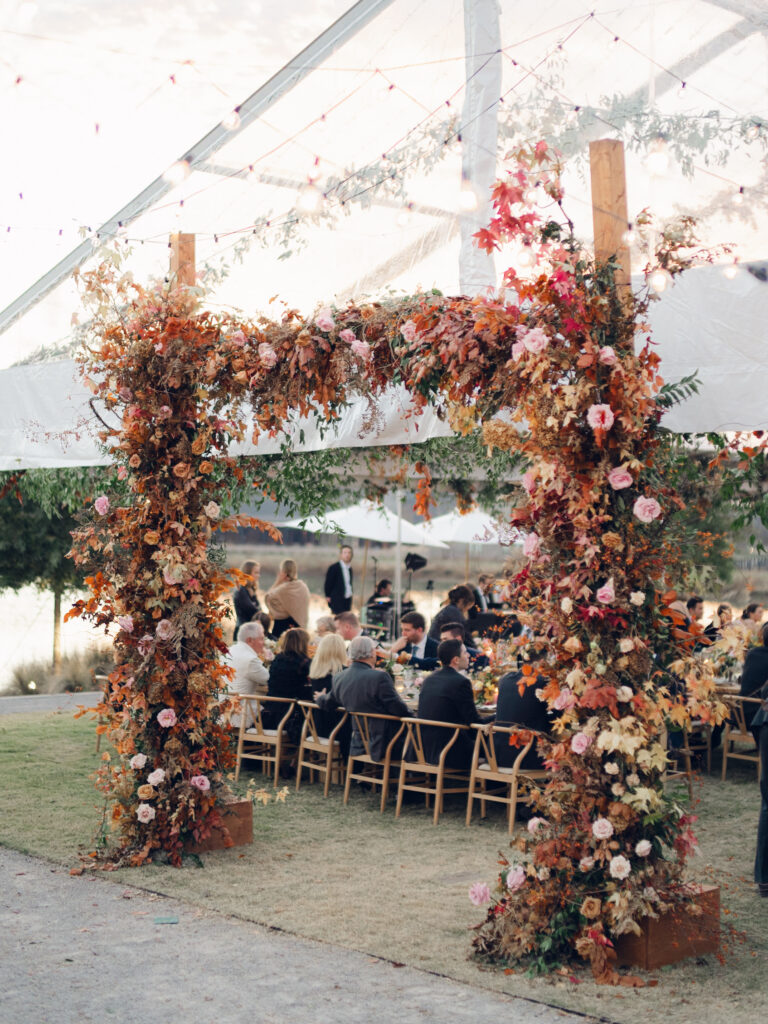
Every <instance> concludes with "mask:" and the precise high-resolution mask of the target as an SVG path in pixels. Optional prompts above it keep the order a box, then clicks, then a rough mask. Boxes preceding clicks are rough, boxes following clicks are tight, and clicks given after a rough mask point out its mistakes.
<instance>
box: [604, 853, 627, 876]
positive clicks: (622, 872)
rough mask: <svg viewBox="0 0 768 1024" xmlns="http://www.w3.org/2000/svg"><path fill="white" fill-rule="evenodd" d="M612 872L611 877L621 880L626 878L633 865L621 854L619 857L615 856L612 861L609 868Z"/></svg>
mask: <svg viewBox="0 0 768 1024" xmlns="http://www.w3.org/2000/svg"><path fill="white" fill-rule="evenodd" d="M608 870H609V871H610V874H611V878H618V879H619V881H621V880H622V879H624V878H626V877H627V875H628V874H629V873H630V871H631V870H632V865H631V864H630V863H629V861H628V860H627V858H626V857H622V855H621V854H619V855H618V857H614V858H613V860H612V861H611V866H610V868H609V869H608Z"/></svg>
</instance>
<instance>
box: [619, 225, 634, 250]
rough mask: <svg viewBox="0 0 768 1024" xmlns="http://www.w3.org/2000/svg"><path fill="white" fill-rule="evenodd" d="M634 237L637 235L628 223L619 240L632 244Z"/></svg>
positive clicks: (625, 243)
mask: <svg viewBox="0 0 768 1024" xmlns="http://www.w3.org/2000/svg"><path fill="white" fill-rule="evenodd" d="M636 237H637V236H636V235H635V232H634V231H633V230H632V225H631V224H628V225H627V230H626V231H625V232H624V234H623V235H622V236H621V240H622V242H623V243H624V245H634V244H635V239H636Z"/></svg>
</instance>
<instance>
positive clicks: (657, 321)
mask: <svg viewBox="0 0 768 1024" xmlns="http://www.w3.org/2000/svg"><path fill="white" fill-rule="evenodd" d="M3 14H4V16H6V21H5V22H4V23H3V25H2V27H3V28H4V29H5V30H6V34H5V35H4V37H3V40H4V53H3V59H4V65H3V67H4V68H5V71H4V72H3V74H4V75H6V79H5V85H4V90H3V89H0V104H2V114H3V125H4V131H5V132H6V136H7V137H8V138H12V139H13V160H6V161H4V162H2V165H1V166H0V195H2V197H3V203H2V209H3V212H2V224H0V268H1V269H2V273H0V329H2V326H3V324H4V323H8V324H10V326H8V327H7V329H6V330H5V331H4V333H2V334H0V366H9V365H11V364H12V363H14V362H15V361H16V360H18V359H19V358H23V357H24V356H27V355H28V354H29V353H30V352H32V351H33V350H34V349H36V348H37V347H39V346H40V345H41V344H43V345H46V346H55V345H61V344H67V343H68V342H69V341H70V340H71V331H72V323H71V322H72V317H73V315H74V316H76V315H77V314H78V312H79V311H80V302H79V298H78V294H77V291H76V289H75V287H74V284H73V282H72V281H71V280H70V279H67V280H63V281H62V283H60V284H59V285H58V286H57V287H56V288H54V289H53V290H52V291H51V292H50V293H49V294H46V296H45V297H44V298H43V299H41V300H40V301H39V302H36V303H34V304H33V303H32V300H31V299H30V301H29V302H28V301H26V300H25V301H24V302H21V303H20V304H19V303H18V300H19V299H20V298H21V297H22V296H24V295H26V294H27V293H29V294H30V295H32V296H34V295H37V294H41V290H40V289H39V288H37V282H38V281H39V280H44V279H45V278H46V276H47V275H48V272H49V270H50V269H51V268H52V267H53V265H54V264H56V262H57V261H59V260H61V259H62V257H66V255H67V254H68V253H69V252H70V251H73V250H74V249H75V248H76V247H77V246H78V244H80V243H81V241H82V240H83V239H82V235H83V234H84V235H85V236H86V237H85V240H84V241H85V243H86V244H85V249H89V247H90V246H91V244H92V243H93V244H95V243H97V241H98V239H97V238H96V235H97V234H98V233H100V232H99V229H100V227H101V226H102V225H107V226H108V227H107V229H105V230H104V231H103V235H104V236H111V235H114V234H115V233H117V234H118V235H119V236H120V237H121V238H123V239H125V244H126V245H128V244H130V247H131V251H130V253H128V254H126V256H125V260H126V262H125V268H126V269H128V270H130V271H131V272H132V273H133V275H134V277H135V278H136V280H139V281H143V280H147V279H148V278H151V277H153V276H160V277H162V276H164V275H165V274H166V273H167V268H168V252H167V241H168V236H169V234H170V233H171V232H174V231H179V230H182V231H191V232H194V233H195V235H196V240H197V263H198V266H199V267H200V268H201V270H203V269H205V268H209V269H210V270H211V271H212V275H211V276H209V283H210V285H211V287H212V292H211V298H210V302H211V304H212V305H213V306H214V307H219V306H233V307H236V308H238V309H241V310H243V311H245V312H246V313H247V314H248V315H256V314H257V313H258V312H260V311H274V306H272V307H270V305H269V300H270V299H271V297H272V296H274V295H278V296H279V297H280V299H282V300H284V301H285V302H287V303H289V304H290V306H291V307H295V308H299V309H301V310H302V311H304V312H305V313H307V314H309V313H311V311H312V309H313V308H315V307H316V306H317V305H318V304H320V303H323V304H324V303H327V302H332V301H345V300H346V299H347V298H349V297H352V296H355V297H358V298H359V297H361V296H363V295H374V296H376V295H385V294H393V293H394V294H398V293H403V292H406V293H412V292H413V291H416V290H419V289H429V288H432V287H436V288H439V289H440V290H441V291H442V292H444V293H447V294H457V293H458V292H459V291H460V289H466V290H469V291H474V290H476V289H477V288H480V287H482V285H483V284H484V283H489V281H490V280H492V279H493V278H492V276H489V275H491V269H490V262H489V261H488V260H486V259H485V257H483V256H482V254H479V253H477V251H476V250H472V248H471V247H470V246H469V245H468V244H467V239H468V236H469V235H470V234H471V230H472V229H473V228H475V227H476V226H477V224H478V223H480V222H481V220H482V216H483V213H484V212H485V211H486V210H487V188H488V183H489V182H490V180H491V179H492V178H493V176H494V174H498V173H501V172H503V170H504V157H505V154H507V153H508V152H509V151H510V150H513V149H515V148H516V147H517V146H519V145H520V144H522V143H524V142H530V141H535V140H536V139H538V138H540V137H542V136H543V137H546V138H547V139H549V141H550V143H552V144H556V145H558V146H559V147H561V148H562V149H563V151H564V154H565V160H566V172H565V184H566V189H567V193H566V208H567V210H568V212H569V214H570V216H571V217H572V219H573V220H574V223H575V227H576V231H577V234H578V235H579V236H580V237H583V238H585V239H587V240H588V239H589V238H590V237H591V234H592V225H591V200H590V195H589V189H588V177H589V176H588V174H586V173H585V159H586V153H587V143H588V142H589V141H590V140H591V139H594V138H596V137H600V136H603V137H605V136H610V137H615V138H622V139H624V141H625V145H626V147H627V186H628V198H629V208H630V217H632V218H634V216H635V213H636V212H637V211H639V210H641V209H644V208H646V207H650V208H651V209H653V210H654V211H655V212H656V213H657V214H658V216H659V217H660V218H661V220H662V221H663V220H664V219H666V218H669V217H671V216H673V215H675V214H677V213H681V212H684V213H690V214H693V215H696V216H697V217H698V218H699V229H700V235H701V238H702V241H703V242H704V243H705V244H711V243H718V242H733V243H735V244H736V245H737V252H738V255H739V258H740V260H741V261H742V262H745V261H748V260H758V261H759V260H761V259H762V258H763V257H764V256H768V253H766V252H765V231H764V221H765V215H766V210H767V209H768V187H767V183H766V170H765V165H764V161H763V157H764V155H765V153H766V148H768V128H767V127H766V126H767V125H768V109H767V108H766V103H768V100H767V99H766V92H765V88H764V83H765V81H766V79H767V78H768V50H767V49H766V46H765V32H766V30H768V14H767V13H766V10H765V5H764V4H760V3H757V2H756V0H739V2H738V3H735V2H734V0H680V2H679V3H674V4H671V3H667V4H661V3H653V4H650V5H648V4H641V5H624V6H623V7H619V8H614V9H605V10H601V9H595V8H594V5H591V4H587V3H586V0H542V2H541V3H539V4H537V5H536V6H535V7H532V6H531V5H530V4H523V3H522V2H521V0H509V2H505V3H504V4H503V5H501V6H500V5H499V3H498V2H497V0H420V2H419V3H418V4H416V3H414V2H413V0H358V2H357V3H354V4H353V3H352V0H316V2H313V3H309V2H308V0H296V2H295V3H292V4H286V3H282V2H279V0H260V3H258V4H256V5H241V4H237V3H234V2H233V0H185V3H184V4H183V5H182V4H180V3H176V2H175V0H170V2H169V3H167V4H164V5H162V8H161V9H160V8H158V6H157V4H156V3H152V2H151V0H134V2H132V3H131V4H130V5H125V4H124V5H114V4H113V5H105V4H101V3H99V2H98V0H71V2H68V3H67V4H66V5H62V4H61V3H60V0H38V2H37V3H36V4H29V3H23V4H21V3H14V2H13V0H11V3H10V4H6V5H5V7H4V8H3ZM336 19H338V20H336ZM267 83H271V84H267ZM0 84H2V83H0ZM262 86H263V88H262ZM257 94H258V96H259V99H258V104H257V106H258V115H257V116H256V115H254V117H253V118H251V119H250V120H249V117H248V116H247V110H246V106H247V104H246V103H245V100H246V97H248V98H251V97H253V96H255V95H257ZM502 100H503V102H502ZM254 102H255V101H254ZM237 107H240V108H241V111H242V117H240V114H239V113H237V112H236V111H235V108H237ZM248 109H250V108H248ZM254 109H255V108H254ZM238 119H240V121H241V124H240V125H238V123H237V122H238ZM494 125H497V126H498V135H497V136H496V137H494V130H493V129H494ZM212 134H213V135H215V136H216V137H217V139H219V142H220V143H221V144H219V142H217V143H216V145H215V146H214V147H213V148H211V146H208V148H207V150H206V149H205V147H203V148H202V149H197V148H195V145H196V142H197V140H202V139H203V138H208V136H210V135H212ZM204 150H205V152H206V155H205V156H202V155H201V154H202V153H203V151H204ZM651 152H653V153H654V155H655V157H659V156H661V157H662V158H663V159H662V160H661V161H659V159H655V161H654V162H653V164H652V163H651V161H649V159H648V157H649V154H650V153H651ZM51 153H55V154H58V157H57V159H55V160H52V159H51ZM187 157H189V158H190V167H189V170H190V173H189V175H188V176H187V177H186V178H183V180H175V183H173V184H171V183H168V184H167V191H166V192H165V193H164V194H162V195H161V194H159V193H158V194H157V198H155V199H154V200H152V201H150V202H147V203H145V204H144V205H143V206H142V204H141V203H138V204H137V203H134V202H133V200H134V199H136V198H138V197H139V196H140V195H141V194H142V190H145V188H146V187H147V186H148V185H149V183H151V182H157V181H158V180H159V179H160V178H161V176H162V174H163V172H164V171H167V170H168V169H169V168H170V167H172V166H174V165H175V162H178V161H180V160H185V159H186V158H187ZM665 160H666V161H668V167H667V169H664V168H663V167H662V166H660V164H661V165H663V164H664V161H665ZM466 185H469V186H470V189H474V190H475V193H476V195H475V198H476V201H477V207H478V208H477V210H476V211H472V210H469V209H468V207H467V205H466V199H467V189H466V188H465V187H464V186H466ZM163 187H164V188H165V186H163ZM470 198H471V197H470ZM313 203H314V207H313ZM127 207H131V208H133V209H135V210H138V209H139V208H141V209H143V212H141V213H140V214H139V215H137V216H133V215H132V214H131V216H129V217H127V218H126V219H125V220H124V221H119V222H114V223H112V222H111V221H110V218H111V217H112V215H113V214H114V213H115V211H117V210H120V209H122V208H127ZM555 212H556V211H555ZM110 224H111V227H110V226H109V225H110ZM121 244H122V243H121ZM516 255H517V254H516V253H515V252H514V251H511V252H503V253H501V254H499V255H498V256H497V258H496V267H495V274H496V277H495V280H496V281H498V279H499V278H498V274H499V272H500V271H501V270H502V269H503V268H504V266H506V265H508V264H509V262H514V261H515V259H516ZM644 258H645V257H644V255H643V253H641V252H639V251H638V250H637V248H635V250H634V251H633V261H634V264H635V266H636V267H639V266H641V265H642V264H643V262H644ZM92 265H93V263H92V260H91V261H90V262H87V263H86V267H85V269H88V267H90V266H92ZM721 271H722V268H714V269H712V270H710V269H703V270H700V271H694V272H692V273H691V274H689V275H688V278H687V279H685V280H683V281H681V282H680V283H679V284H678V285H676V286H675V288H674V289H672V290H671V292H670V293H669V294H665V295H664V296H663V299H662V302H661V303H659V304H658V305H657V306H656V307H655V308H654V310H653V311H652V317H651V323H652V326H653V327H654V330H655V332H656V341H657V342H658V343H659V345H660V351H661V353H662V357H663V369H662V372H663V374H664V376H665V378H666V379H668V380H674V379H675V378H677V377H680V376H683V375H685V374H687V373H690V372H692V371H693V370H695V369H699V371H700V375H701V378H702V381H703V384H704V387H703V389H702V393H701V396H700V398H699V399H694V400H693V401H692V402H689V403H686V405H685V406H682V407H680V408H678V409H676V410H674V411H673V412H672V413H671V415H670V416H669V417H668V424H669V425H671V426H673V427H674V429H676V430H692V429H696V430H701V429H713V430H714V429H732V428H737V427H742V426H747V427H760V428H765V427H766V426H768V423H766V413H765V412H763V409H762V407H761V406H762V395H761V393H760V391H761V383H762V376H761V373H760V372H759V371H761V370H763V369H764V359H763V358H762V356H761V352H760V350H761V348H762V347H763V345H764V339H765V332H766V327H765V325H766V318H765V315H764V313H765V308H764V307H765V300H764V298H763V290H762V289H763V285H762V283H760V282H757V281H754V283H753V281H752V280H751V279H750V278H749V277H748V275H747V272H746V271H743V270H742V271H739V273H738V275H737V276H736V277H735V278H733V279H728V278H726V277H722V276H718V275H721ZM709 275H712V276H709ZM43 290H44V289H43ZM13 308H16V309H17V311H18V309H21V308H23V309H24V310H26V312H24V313H23V315H21V316H19V317H18V318H17V319H13V317H12V316H10V315H9V316H8V317H7V318H5V319H4V311H5V310H9V309H13ZM11 321H13V322H11ZM61 372H62V373H63V372H64V371H63V370H62V371H61ZM40 380H41V386H44V384H43V379H42V378H41V379H40ZM24 386H26V385H24ZM9 390H10V391H11V392H12V391H13V385H11V384H7V382H5V381H4V382H3V386H2V401H3V406H2V408H3V413H4V415H5V414H6V394H7V393H8V391H9ZM25 401H26V400H25ZM72 401H73V402H74V403H75V404H74V406H73V405H72V404H71V403H69V402H68V400H67V399H66V396H65V394H64V393H63V392H62V391H60V390H54V391H51V392H48V403H49V404H53V403H54V402H67V408H68V409H69V412H72V414H73V418H74V419H75V420H76V419H77V417H78V416H79V415H80V412H81V408H82V406H81V404H78V403H80V398H79V397H78V396H77V395H76V394H75V393H74V392H72ZM43 402H45V398H44V399H43ZM43 411H47V410H43ZM69 412H67V415H66V416H65V415H64V410H63V409H62V410H61V417H60V418H62V419H67V418H68V417H69ZM25 415H26V413H25ZM57 416H58V412H57ZM27 418H28V419H29V420H32V419H33V418H34V417H33V416H31V415H30V416H27ZM55 419H56V416H53V417H51V420H55ZM40 422H41V424H43V425H44V427H45V429H44V431H43V433H44V432H45V431H47V430H48V429H49V426H48V424H47V417H40ZM70 422H71V421H70ZM53 430H54V432H55V430H56V424H55V423H53ZM25 433H26V432H25ZM40 436H41V437H42V434H41V435H40ZM5 440H6V436H5V435H4V436H3V448H2V453H3V454H4V455H6V456H7V457H8V458H9V459H10V460H11V461H12V460H13V459H14V458H22V459H23V458H25V457H27V456H28V457H29V458H30V459H35V458H40V459H45V458H59V457H60V458H62V460H63V463H62V464H67V463H69V462H70V461H71V459H72V458H75V457H77V456H76V452H77V451H78V449H77V448H76V446H75V445H74V444H72V445H70V447H69V449H68V453H69V455H68V456H67V454H66V453H65V454H64V455H62V456H59V455H58V454H56V453H54V454H51V453H48V454H47V455H46V454H45V453H44V452H43V451H42V449H40V448H39V447H37V448H36V449H35V450H34V451H33V450H32V449H29V448H27V447H26V446H27V440H26V438H20V439H19V438H17V440H18V441H19V444H16V443H15V442H14V446H12V447H11V448H10V449H9V448H8V446H7V445H6V444H5ZM39 443H41V442H39ZM83 444H84V445H85V446H86V448H87V444H86V442H85V439H84V440H83ZM79 457H80V458H82V459H86V458H90V459H91V460H92V459H93V458H95V457H96V456H95V455H94V453H93V451H91V454H90V456H88V455H87V452H85V451H83V452H81V453H80V456H79ZM30 464H35V463H34V462H32V463H30ZM37 464H49V463H46V462H39V463H37ZM54 464H56V463H54Z"/></svg>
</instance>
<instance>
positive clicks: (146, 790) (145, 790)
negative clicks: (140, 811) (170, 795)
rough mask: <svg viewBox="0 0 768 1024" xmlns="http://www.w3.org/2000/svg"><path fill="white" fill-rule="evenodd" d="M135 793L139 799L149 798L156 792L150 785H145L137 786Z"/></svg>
mask: <svg viewBox="0 0 768 1024" xmlns="http://www.w3.org/2000/svg"><path fill="white" fill-rule="evenodd" d="M136 795H137V796H138V798H139V800H151V799H152V797H153V796H156V793H155V791H154V789H153V788H152V787H151V786H149V785H145V786H139V788H138V789H137V790H136Z"/></svg>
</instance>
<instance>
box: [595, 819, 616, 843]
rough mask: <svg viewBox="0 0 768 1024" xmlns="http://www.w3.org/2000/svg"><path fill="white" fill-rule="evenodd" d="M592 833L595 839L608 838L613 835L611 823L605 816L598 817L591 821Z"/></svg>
mask: <svg viewBox="0 0 768 1024" xmlns="http://www.w3.org/2000/svg"><path fill="white" fill-rule="evenodd" d="M592 835H593V836H594V837H595V839H610V838H611V836H612V835H613V825H612V824H611V823H610V821H609V820H608V819H607V818H598V819H597V821H594V822H593V823H592Z"/></svg>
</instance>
